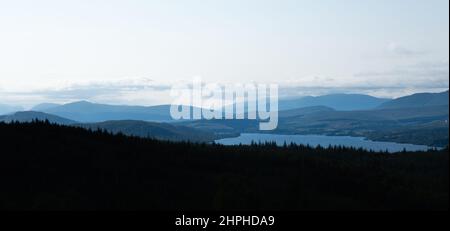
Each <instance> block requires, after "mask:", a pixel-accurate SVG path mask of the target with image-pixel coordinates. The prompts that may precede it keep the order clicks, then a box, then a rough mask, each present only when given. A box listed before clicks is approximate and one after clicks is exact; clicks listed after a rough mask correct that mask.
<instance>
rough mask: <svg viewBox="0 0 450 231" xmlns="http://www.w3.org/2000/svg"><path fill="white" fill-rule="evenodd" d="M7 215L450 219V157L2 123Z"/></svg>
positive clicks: (1, 198)
mask: <svg viewBox="0 0 450 231" xmlns="http://www.w3.org/2000/svg"><path fill="white" fill-rule="evenodd" d="M0 144H1V149H0V150H1V151H0V182H1V186H0V187H1V190H0V209H2V210H105V209H114V210H328V209H339V210H340V209H364V210H367V209H369V210H378V209H381V210H387V209H433V210H448V197H449V184H448V183H449V180H448V178H449V171H448V170H449V168H448V165H449V159H448V149H446V150H443V151H429V152H417V153H399V154H395V155H390V154H383V153H371V152H366V151H363V150H356V149H345V148H330V149H323V148H316V149H312V148H308V147H304V146H295V145H293V146H286V147H276V146H275V145H273V144H266V145H252V146H240V147H239V146H236V147H224V146H220V145H206V144H193V143H171V142H162V141H156V140H150V139H143V138H136V137H127V136H124V135H120V134H119V135H111V134H108V133H107V132H102V131H89V130H85V129H82V128H75V127H66V126H59V125H52V124H49V123H45V122H34V123H22V124H21V123H12V124H5V123H0Z"/></svg>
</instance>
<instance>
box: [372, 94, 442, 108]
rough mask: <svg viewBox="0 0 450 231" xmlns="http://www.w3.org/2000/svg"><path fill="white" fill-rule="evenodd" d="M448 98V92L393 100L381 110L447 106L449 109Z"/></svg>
mask: <svg viewBox="0 0 450 231" xmlns="http://www.w3.org/2000/svg"><path fill="white" fill-rule="evenodd" d="M448 96H449V95H448V91H446V92H441V93H419V94H414V95H410V96H405V97H400V98H398V99H394V100H391V101H389V102H386V103H383V104H382V105H380V106H379V108H380V109H389V108H417V107H431V106H445V105H446V106H447V108H448V105H449V104H448Z"/></svg>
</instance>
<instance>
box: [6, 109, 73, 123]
mask: <svg viewBox="0 0 450 231" xmlns="http://www.w3.org/2000/svg"><path fill="white" fill-rule="evenodd" d="M33 120H40V121H45V120H48V121H49V122H50V123H56V124H64V125H70V124H75V123H77V122H76V121H73V120H69V119H66V118H63V117H59V116H55V115H51V114H47V113H43V112H36V111H23V112H16V113H14V114H11V115H4V116H0V121H1V122H6V123H9V122H13V121H17V122H31V121H33Z"/></svg>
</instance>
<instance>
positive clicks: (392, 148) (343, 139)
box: [216, 133, 431, 153]
mask: <svg viewBox="0 0 450 231" xmlns="http://www.w3.org/2000/svg"><path fill="white" fill-rule="evenodd" d="M252 141H254V142H256V143H259V142H262V143H264V142H276V143H277V144H278V145H280V146H281V145H283V144H284V143H285V142H286V143H287V144H290V143H295V144H303V145H310V146H313V147H316V146H318V145H320V146H322V147H328V146H329V145H332V146H338V145H340V146H345V147H354V148H364V149H367V150H373V151H386V150H388V151H389V152H391V153H393V152H400V151H403V149H406V150H407V151H426V150H428V149H430V148H431V147H428V146H425V145H415V144H399V143H394V142H381V141H371V140H367V139H365V138H364V137H350V136H323V135H276V134H259V133H243V134H241V135H240V136H239V137H235V138H226V139H221V140H216V143H218V144H223V145H239V144H243V145H248V144H251V143H252Z"/></svg>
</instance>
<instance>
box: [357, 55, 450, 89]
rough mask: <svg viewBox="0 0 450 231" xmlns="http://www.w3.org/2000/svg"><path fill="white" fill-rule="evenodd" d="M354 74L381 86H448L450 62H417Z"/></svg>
mask: <svg viewBox="0 0 450 231" xmlns="http://www.w3.org/2000/svg"><path fill="white" fill-rule="evenodd" d="M354 76H355V77H357V78H359V79H360V80H361V81H363V82H367V83H370V84H372V85H374V86H379V87H402V88H443V87H447V88H448V87H449V63H448V61H442V62H434V63H416V64H414V65H409V66H401V67H396V68H394V69H391V70H386V71H369V72H361V73H357V74H355V75H354Z"/></svg>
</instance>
